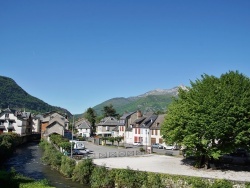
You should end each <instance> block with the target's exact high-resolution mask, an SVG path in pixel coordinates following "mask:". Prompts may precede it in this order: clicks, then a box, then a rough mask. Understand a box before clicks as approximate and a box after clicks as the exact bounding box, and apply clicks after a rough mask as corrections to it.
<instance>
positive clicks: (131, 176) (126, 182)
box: [114, 168, 147, 188]
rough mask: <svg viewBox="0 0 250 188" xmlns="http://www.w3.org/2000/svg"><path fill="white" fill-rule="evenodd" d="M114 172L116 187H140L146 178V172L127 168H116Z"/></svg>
mask: <svg viewBox="0 0 250 188" xmlns="http://www.w3.org/2000/svg"><path fill="white" fill-rule="evenodd" d="M114 172H115V183H116V185H117V187H126V188H134V187H138V188H139V187H142V186H143V184H144V182H145V181H146V180H147V176H146V173H144V172H139V171H135V170H132V169H130V168H127V169H116V170H114Z"/></svg>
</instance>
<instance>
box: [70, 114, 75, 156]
mask: <svg viewBox="0 0 250 188" xmlns="http://www.w3.org/2000/svg"><path fill="white" fill-rule="evenodd" d="M74 124H75V118H74V115H73V123H72V128H71V152H70V154H71V155H70V156H71V158H73V128H74Z"/></svg>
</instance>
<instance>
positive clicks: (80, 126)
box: [75, 119, 90, 129]
mask: <svg viewBox="0 0 250 188" xmlns="http://www.w3.org/2000/svg"><path fill="white" fill-rule="evenodd" d="M75 126H76V127H77V128H78V129H90V123H89V121H88V120H86V119H81V120H79V121H77V122H76V123H75Z"/></svg>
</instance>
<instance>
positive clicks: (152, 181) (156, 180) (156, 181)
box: [146, 173, 165, 188]
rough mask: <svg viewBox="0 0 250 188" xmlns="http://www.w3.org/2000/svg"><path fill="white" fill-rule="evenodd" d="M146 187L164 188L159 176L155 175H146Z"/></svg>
mask: <svg viewBox="0 0 250 188" xmlns="http://www.w3.org/2000/svg"><path fill="white" fill-rule="evenodd" d="M146 187H152V188H161V187H165V186H164V185H163V184H162V180H161V176H160V174H157V173H148V180H147V186H146Z"/></svg>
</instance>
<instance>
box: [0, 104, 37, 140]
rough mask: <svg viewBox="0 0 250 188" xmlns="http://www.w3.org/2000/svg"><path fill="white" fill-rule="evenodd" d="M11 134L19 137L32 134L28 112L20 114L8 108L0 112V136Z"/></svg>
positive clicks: (30, 118)
mask: <svg viewBox="0 0 250 188" xmlns="http://www.w3.org/2000/svg"><path fill="white" fill-rule="evenodd" d="M7 132H13V133H17V134H19V135H20V136H27V135H31V134H32V117H31V113H30V112H20V111H15V110H10V109H9V108H7V109H5V110H2V111H1V112H0V134H1V133H7Z"/></svg>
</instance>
